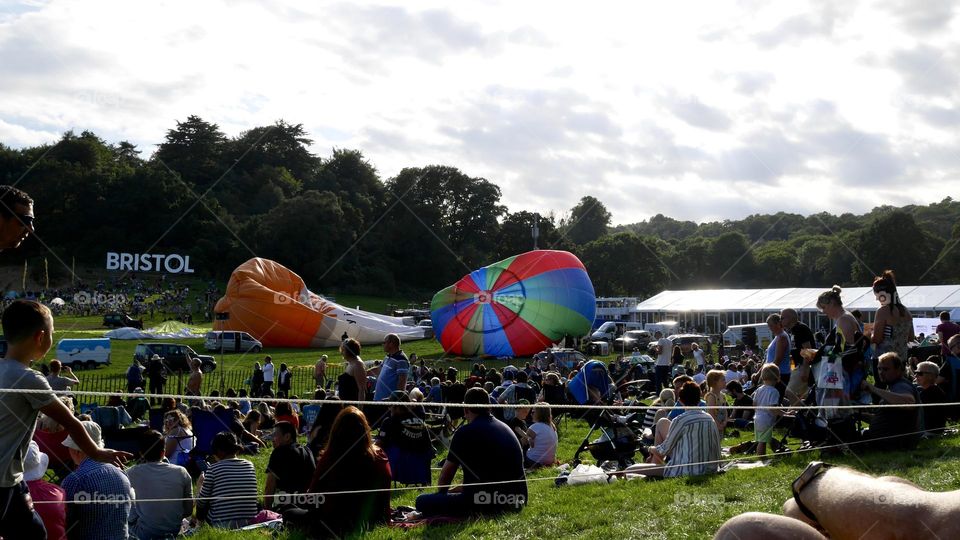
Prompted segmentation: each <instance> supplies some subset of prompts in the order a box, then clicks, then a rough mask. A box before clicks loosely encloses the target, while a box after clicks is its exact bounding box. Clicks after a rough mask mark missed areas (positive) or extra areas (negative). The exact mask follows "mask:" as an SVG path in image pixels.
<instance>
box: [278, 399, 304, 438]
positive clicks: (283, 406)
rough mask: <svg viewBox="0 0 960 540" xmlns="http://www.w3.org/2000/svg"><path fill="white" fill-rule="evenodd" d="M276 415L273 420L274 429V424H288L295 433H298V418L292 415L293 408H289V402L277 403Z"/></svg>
mask: <svg viewBox="0 0 960 540" xmlns="http://www.w3.org/2000/svg"><path fill="white" fill-rule="evenodd" d="M276 413H277V416H276V417H275V418H274V421H275V422H276V423H275V424H274V427H276V424H279V423H280V422H289V423H291V424H293V427H294V428H295V429H296V430H297V431H300V417H299V416H297V415H296V414H294V412H293V407H291V406H290V403H289V402H287V401H281V402H280V403H277V409H276Z"/></svg>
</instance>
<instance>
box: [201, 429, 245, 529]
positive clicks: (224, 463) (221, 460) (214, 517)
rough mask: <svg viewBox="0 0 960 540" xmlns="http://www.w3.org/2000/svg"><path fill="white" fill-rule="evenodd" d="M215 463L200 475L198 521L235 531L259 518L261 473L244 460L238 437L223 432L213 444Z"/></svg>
mask: <svg viewBox="0 0 960 540" xmlns="http://www.w3.org/2000/svg"><path fill="white" fill-rule="evenodd" d="M210 448H211V450H212V451H213V456H214V459H215V462H214V463H213V464H212V465H210V468H209V469H207V472H206V473H204V474H203V475H201V476H200V482H199V491H200V497H199V500H198V501H197V519H199V520H200V521H203V522H206V523H208V524H210V525H211V526H213V527H220V528H224V529H235V528H238V527H245V526H247V525H249V524H250V520H252V519H253V518H254V517H256V515H257V499H258V498H259V496H258V495H257V473H256V470H255V469H254V468H253V463H251V462H249V461H247V460H245V459H240V458H238V457H237V454H238V453H239V452H240V450H242V449H243V447H241V446H240V443H239V442H237V437H236V436H234V434H233V433H231V432H229V431H222V432H220V433H217V434H216V435H215V436H214V437H213V442H212V443H211V445H210Z"/></svg>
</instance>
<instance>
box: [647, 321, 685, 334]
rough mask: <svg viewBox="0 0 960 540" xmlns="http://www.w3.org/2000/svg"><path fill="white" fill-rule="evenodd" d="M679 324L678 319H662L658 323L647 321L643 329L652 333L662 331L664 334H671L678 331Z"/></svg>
mask: <svg viewBox="0 0 960 540" xmlns="http://www.w3.org/2000/svg"><path fill="white" fill-rule="evenodd" d="M677 324H678V323H677V321H660V322H657V323H647V324H645V325H644V326H643V329H644V330H646V331H647V332H650V333H651V334H655V333H657V332H660V333H662V334H663V335H664V336H669V335H673V334H676V333H677Z"/></svg>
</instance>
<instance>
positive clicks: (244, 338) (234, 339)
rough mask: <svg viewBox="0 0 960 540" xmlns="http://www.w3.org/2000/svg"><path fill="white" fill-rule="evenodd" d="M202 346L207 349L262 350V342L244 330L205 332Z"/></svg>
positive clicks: (216, 350) (226, 350)
mask: <svg viewBox="0 0 960 540" xmlns="http://www.w3.org/2000/svg"><path fill="white" fill-rule="evenodd" d="M203 347H204V348H205V349H206V350H208V351H213V352H220V351H221V348H222V350H223V352H225V353H228V352H254V353H258V352H260V351H261V350H263V343H260V340H258V339H256V338H255V337H253V336H251V335H250V334H248V333H246V332H240V331H236V330H215V331H213V332H207V335H206V339H205V340H204V341H203Z"/></svg>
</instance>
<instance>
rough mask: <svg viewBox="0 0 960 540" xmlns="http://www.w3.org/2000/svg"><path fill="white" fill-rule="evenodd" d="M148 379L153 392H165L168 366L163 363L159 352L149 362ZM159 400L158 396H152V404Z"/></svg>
mask: <svg viewBox="0 0 960 540" xmlns="http://www.w3.org/2000/svg"><path fill="white" fill-rule="evenodd" d="M147 380H148V382H149V384H150V393H151V394H162V393H163V387H164V385H165V384H166V383H167V367H166V366H165V365H164V364H163V360H162V359H161V358H160V355H159V354H154V355H153V356H151V357H150V361H149V362H148V363H147ZM157 401H158V398H154V397H152V398H150V404H151V405H154V404H156V403H157Z"/></svg>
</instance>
